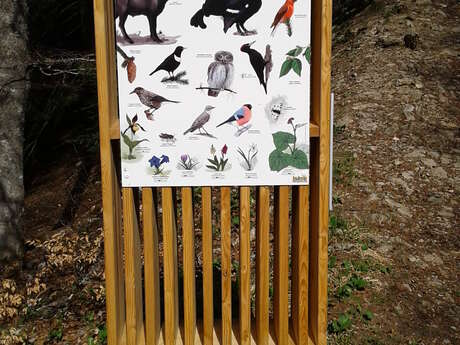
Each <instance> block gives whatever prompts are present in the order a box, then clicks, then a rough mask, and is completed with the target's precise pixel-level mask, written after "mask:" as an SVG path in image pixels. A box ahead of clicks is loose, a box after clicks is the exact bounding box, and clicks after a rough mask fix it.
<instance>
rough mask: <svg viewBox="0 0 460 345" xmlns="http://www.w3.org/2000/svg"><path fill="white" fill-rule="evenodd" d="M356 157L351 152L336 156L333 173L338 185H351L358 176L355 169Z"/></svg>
mask: <svg viewBox="0 0 460 345" xmlns="http://www.w3.org/2000/svg"><path fill="white" fill-rule="evenodd" d="M354 164H355V158H354V157H353V154H352V153H351V152H344V153H343V154H341V155H340V156H336V158H335V159H334V162H333V163H332V174H333V176H334V182H335V184H336V185H344V186H350V185H351V184H352V182H353V179H354V178H355V177H356V172H355V169H354Z"/></svg>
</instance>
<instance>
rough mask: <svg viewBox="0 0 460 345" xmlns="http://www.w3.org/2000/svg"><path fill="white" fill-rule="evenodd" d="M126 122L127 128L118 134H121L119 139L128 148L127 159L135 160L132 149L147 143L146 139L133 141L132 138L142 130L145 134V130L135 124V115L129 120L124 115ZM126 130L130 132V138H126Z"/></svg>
mask: <svg viewBox="0 0 460 345" xmlns="http://www.w3.org/2000/svg"><path fill="white" fill-rule="evenodd" d="M126 121H127V122H128V127H127V128H126V129H125V130H124V131H123V132H121V133H120V134H121V137H122V138H123V142H124V143H125V144H126V146H128V149H129V153H128V159H129V160H132V159H136V156H134V155H133V150H134V148H135V147H136V146H137V145H139V144H140V143H143V142H144V141H148V139H142V140H134V137H135V135H136V133H137V132H138V131H139V130H142V131H144V132H145V129H144V128H143V127H142V126H141V125H140V124H138V123H137V114H136V115H134V117H133V118H132V119H130V118H129V116H128V115H126ZM128 130H130V132H131V136H128V135H127V134H126V132H127V131H128Z"/></svg>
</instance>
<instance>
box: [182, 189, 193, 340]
mask: <svg viewBox="0 0 460 345" xmlns="http://www.w3.org/2000/svg"><path fill="white" fill-rule="evenodd" d="M192 202H193V201H192V188H190V187H184V188H182V241H183V247H184V252H183V258H184V260H183V265H182V268H183V270H184V344H185V345H193V344H195V333H196V298H195V296H196V295H195V230H194V227H193V204H192Z"/></svg>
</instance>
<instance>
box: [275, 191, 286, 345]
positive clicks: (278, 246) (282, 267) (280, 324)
mask: <svg viewBox="0 0 460 345" xmlns="http://www.w3.org/2000/svg"><path fill="white" fill-rule="evenodd" d="M274 254H275V267H274V273H273V275H274V308H273V309H274V322H275V335H276V340H277V344H278V345H287V344H288V336H289V301H288V295H289V187H286V186H283V187H275V248H274Z"/></svg>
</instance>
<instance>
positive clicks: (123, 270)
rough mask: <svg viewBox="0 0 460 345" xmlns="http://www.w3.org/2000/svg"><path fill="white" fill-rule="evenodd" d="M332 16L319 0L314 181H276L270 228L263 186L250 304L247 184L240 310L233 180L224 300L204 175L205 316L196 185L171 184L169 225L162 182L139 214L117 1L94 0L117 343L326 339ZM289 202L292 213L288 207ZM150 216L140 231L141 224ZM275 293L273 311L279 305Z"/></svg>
mask: <svg viewBox="0 0 460 345" xmlns="http://www.w3.org/2000/svg"><path fill="white" fill-rule="evenodd" d="M331 17H332V0H322V1H321V0H320V1H315V0H313V1H312V85H311V86H312V87H311V89H312V94H311V104H312V106H311V123H310V137H311V147H310V152H311V159H310V161H311V162H310V163H311V164H310V165H311V166H310V172H311V178H310V186H306V187H293V188H290V187H275V192H274V206H275V207H274V210H275V211H274V215H273V217H274V229H270V224H271V221H270V217H271V214H270V212H269V204H270V189H269V188H268V187H257V196H256V204H257V206H256V210H257V211H256V214H257V216H256V223H257V224H256V228H257V230H256V273H255V275H256V296H255V305H256V306H255V314H254V315H251V295H250V294H251V291H250V282H251V278H250V277H251V270H250V257H251V253H250V250H251V247H250V230H251V223H250V194H251V188H250V187H241V188H240V195H239V202H240V207H239V210H240V224H239V226H240V235H239V236H240V247H239V270H238V275H239V282H240V283H239V315H232V285H231V284H232V282H231V268H232V267H231V265H232V262H231V250H232V243H231V241H232V239H231V236H230V231H231V204H230V202H231V200H230V194H231V189H230V188H229V187H222V188H214V190H218V191H220V193H219V194H220V201H221V204H220V218H221V219H220V232H221V261H220V262H221V282H222V283H221V290H222V295H221V297H220V301H219V300H217V301H215V300H213V294H212V291H213V287H214V286H215V285H214V284H213V282H214V279H215V278H217V277H213V253H212V251H213V227H212V221H213V219H212V217H213V213H212V190H211V188H209V187H203V188H202V192H201V216H202V224H201V225H202V226H201V230H202V238H201V240H202V242H201V243H202V272H203V280H202V281H203V286H202V288H203V291H206V292H207V293H206V303H203V317H202V320H197V316H196V307H197V305H196V285H195V284H196V281H195V252H194V251H195V237H194V236H193V234H194V224H193V223H194V220H193V193H192V189H191V188H182V189H178V188H175V189H173V188H162V189H161V197H162V201H161V203H162V217H161V220H162V227H161V229H160V227H159V226H158V221H159V220H160V219H159V218H158V214H157V206H158V203H157V196H156V194H157V190H156V189H152V188H143V189H142V218H141V217H140V216H139V214H140V212H139V200H138V195H139V194H138V189H133V188H120V185H119V175H118V171H117V164H116V161H117V154H114V153H113V152H114V151H115V152H118V146H119V143H118V142H116V141H117V140H119V133H120V131H119V122H118V116H117V113H118V111H117V99H116V98H117V95H116V90H117V87H116V64H115V54H114V53H113V52H114V51H115V48H114V47H115V37H114V34H113V32H114V28H113V25H114V24H113V22H114V21H113V18H114V15H113V2H112V0H94V19H95V32H96V62H97V76H98V95H99V125H100V152H101V175H102V202H103V210H104V211H103V213H104V239H105V240H104V251H105V277H106V304H107V332H108V343H109V345H119V344H120V345H121V344H123V345H124V344H128V345H139V344H147V345H156V344H168V345H169V344H212V343H213V344H219V343H220V344H241V345H244V344H315V345H325V344H326V327H327V243H328V238H327V236H328V218H329V216H328V197H329V164H330V162H329V145H330V126H331V124H330V116H329V113H330V91H331V86H330V73H331V69H330V63H331V30H332V29H331V19H332V18H331ZM178 193H181V199H182V214H181V220H180V224H181V228H182V233H183V236H182V244H183V253H182V254H183V255H182V259H183V263H182V266H181V267H182V268H183V271H184V275H183V286H179V280H178V266H180V264H181V263H178V255H177V226H178V219H177V214H176V212H177V211H176V207H177V203H176V194H178ZM290 194H292V197H291V198H290ZM290 200H292V204H290V202H289V201H290ZM290 205H292V219H290V217H289V207H290ZM141 219H142V232H140V227H139V223H140V220H141ZM289 230H290V231H289ZM270 231H273V233H274V242H273V253H274V265H273V297H272V298H271V297H270V295H269V284H270V265H269V253H270V241H269V233H270ZM141 233H142V234H143V237H141V236H140V235H141ZM159 234H162V241H163V242H162V243H163V260H162V264H163V266H162V267H163V303H161V298H160V296H161V292H162V291H160V286H161V284H160V271H161V270H160V262H159V252H158V243H159V239H158V236H159ZM289 235H291V240H290V238H289ZM289 243H291V250H289ZM289 252H290V253H289ZM142 253H143V255H141V254H142ZM289 255H290V256H289ZM142 259H143V260H142ZM290 259H291V262H292V265H291V267H292V269H291V291H290V293H291V308H290V309H289V298H288V296H289V260H290ZM213 278H214V279H213ZM179 295H181V296H183V306H182V309H181V310H183V314H184V317H183V321H182V320H179V310H180V308H179ZM216 303H220V304H221V310H222V312H221V315H222V317H221V320H214V314H213V310H214V305H215V304H216ZM271 303H273V317H272V320H270V313H269V308H270V304H271ZM162 310H163V314H164V317H163V325H162V324H161V323H162V313H161V311H162ZM289 313H290V316H289ZM232 316H233V317H232ZM236 316H237V317H236ZM253 317H254V318H253Z"/></svg>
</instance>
